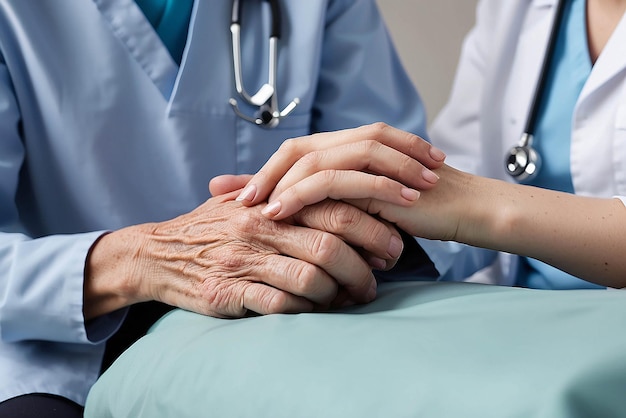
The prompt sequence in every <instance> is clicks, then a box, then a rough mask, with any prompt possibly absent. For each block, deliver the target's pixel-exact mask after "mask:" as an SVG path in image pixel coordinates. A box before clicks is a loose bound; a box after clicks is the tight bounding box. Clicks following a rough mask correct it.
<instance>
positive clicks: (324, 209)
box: [292, 200, 404, 269]
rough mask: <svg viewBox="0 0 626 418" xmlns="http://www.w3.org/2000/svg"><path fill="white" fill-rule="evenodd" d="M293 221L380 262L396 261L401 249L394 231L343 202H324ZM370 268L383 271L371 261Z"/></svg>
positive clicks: (302, 212) (385, 223) (390, 226)
mask: <svg viewBox="0 0 626 418" xmlns="http://www.w3.org/2000/svg"><path fill="white" fill-rule="evenodd" d="M292 219H293V221H294V222H296V223H297V224H299V225H304V226H307V227H309V228H314V229H318V230H322V231H327V232H329V233H331V234H333V235H337V236H339V237H341V238H342V239H343V240H345V241H346V242H347V243H349V244H350V245H351V246H353V247H357V248H363V249H364V250H365V251H367V252H368V253H370V254H372V256H373V257H376V258H379V259H381V260H397V259H398V258H399V257H400V255H401V254H402V251H403V249H404V243H403V242H402V238H401V236H400V234H399V233H398V231H397V230H396V229H395V227H393V226H392V225H390V224H389V223H387V222H386V221H382V220H380V219H377V218H374V217H373V216H371V215H369V214H367V213H366V212H364V211H363V210H360V209H358V208H356V207H354V206H352V205H350V204H347V203H344V202H338V201H332V200H326V201H324V202H321V203H318V204H316V205H313V206H307V207H305V208H304V209H303V210H301V211H300V212H298V213H296V214H295V215H294V216H293V218H292ZM393 263H395V261H393V262H392V264H393ZM370 265H371V266H372V267H374V268H376V269H380V268H382V263H378V264H376V265H373V264H371V260H370Z"/></svg>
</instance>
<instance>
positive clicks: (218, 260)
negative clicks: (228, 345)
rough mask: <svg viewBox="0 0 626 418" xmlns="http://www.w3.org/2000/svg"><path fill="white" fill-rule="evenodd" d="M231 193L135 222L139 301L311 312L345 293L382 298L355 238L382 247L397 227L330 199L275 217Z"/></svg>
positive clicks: (212, 310) (220, 312) (200, 308)
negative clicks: (174, 213)
mask: <svg viewBox="0 0 626 418" xmlns="http://www.w3.org/2000/svg"><path fill="white" fill-rule="evenodd" d="M234 196H235V195H234V194H232V193H231V194H227V195H223V196H218V197H215V198H211V199H209V200H208V201H207V202H205V203H204V204H203V205H201V206H200V207H198V208H197V209H195V210H194V211H192V212H190V213H188V214H184V215H182V216H179V217H177V218H175V219H172V220H169V221H165V222H160V223H152V224H144V225H138V226H135V227H131V228H133V229H135V232H139V233H140V234H141V236H142V238H141V242H142V244H141V246H140V250H139V251H138V252H137V254H136V260H135V263H134V264H135V272H136V274H133V275H132V277H133V279H132V280H133V283H131V284H129V287H130V288H132V289H137V291H136V299H141V300H159V301H162V302H165V303H168V304H170V305H174V306H178V307H181V308H184V309H188V310H191V311H195V312H198V313H202V314H206V315H211V316H217V317H241V316H243V315H245V314H246V312H247V311H248V310H251V311H254V312H257V313H260V314H270V313H279V312H302V311H311V310H314V309H316V308H324V307H328V306H329V305H330V304H331V303H333V301H337V298H338V295H339V298H340V299H344V301H345V300H350V301H353V302H356V303H362V302H368V301H370V300H372V299H373V298H374V297H375V292H376V291H375V289H376V282H375V279H374V277H373V274H372V272H371V267H370V266H369V265H368V264H367V262H366V261H365V260H364V259H363V257H361V256H360V255H359V253H358V252H357V251H356V250H355V249H353V247H352V245H356V246H364V245H365V246H370V248H366V249H367V250H372V251H377V250H379V249H377V248H375V247H371V245H374V246H376V245H377V244H376V243H375V242H377V241H378V240H377V239H375V238H376V237H378V238H380V237H383V242H388V239H389V238H390V237H391V235H393V234H397V232H396V231H395V230H394V229H393V228H391V227H389V226H387V225H386V224H383V223H381V222H380V221H378V220H376V219H374V218H372V217H370V216H369V215H367V214H365V213H364V212H362V211H360V210H358V209H356V208H355V207H353V206H351V205H348V204H346V203H342V202H336V201H330V200H328V201H324V202H321V203H319V204H317V205H314V206H310V207H307V208H306V209H305V210H303V211H301V212H299V213H298V214H296V215H294V216H292V217H290V218H288V219H286V220H284V221H280V222H276V221H271V220H268V219H267V218H265V217H264V216H262V215H261V210H262V208H263V206H264V205H263V204H262V205H257V206H252V207H245V206H242V205H241V204H240V203H239V202H235V201H233V200H232V199H233V198H234ZM314 228H317V229H314ZM324 231H328V232H324ZM338 235H340V236H342V238H343V239H342V238H339V236H338ZM385 238H386V239H387V241H384V239H385ZM351 244H352V245H351ZM340 289H342V291H341V292H340Z"/></svg>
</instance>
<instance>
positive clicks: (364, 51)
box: [312, 0, 426, 138]
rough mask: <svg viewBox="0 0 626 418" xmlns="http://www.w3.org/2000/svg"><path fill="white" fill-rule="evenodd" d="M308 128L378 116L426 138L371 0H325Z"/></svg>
mask: <svg viewBox="0 0 626 418" xmlns="http://www.w3.org/2000/svg"><path fill="white" fill-rule="evenodd" d="M320 67H321V68H320V74H319V81H318V87H317V91H316V96H315V102H314V105H313V121H312V129H313V131H317V132H319V131H330V130H337V129H344V128H350V127H356V126H359V125H364V124H369V123H373V122H378V121H382V122H385V123H388V124H390V125H393V126H395V127H398V128H400V129H404V130H406V131H409V132H413V133H415V134H417V135H420V136H422V137H424V138H426V115H425V110H424V106H423V104H422V101H421V99H420V97H419V95H418V93H417V90H416V89H415V87H414V85H413V84H412V82H411V80H410V79H409V77H408V75H407V73H406V71H405V70H404V67H403V66H402V63H401V61H400V59H399V56H398V54H397V52H396V50H395V47H394V46H393V43H392V41H391V38H390V36H389V33H388V31H387V28H386V26H385V23H384V22H383V20H382V17H381V15H380V13H379V10H378V7H377V5H376V2H375V1H374V0H334V1H331V2H329V6H328V10H327V14H326V24H325V29H324V38H323V40H322V56H321V66H320Z"/></svg>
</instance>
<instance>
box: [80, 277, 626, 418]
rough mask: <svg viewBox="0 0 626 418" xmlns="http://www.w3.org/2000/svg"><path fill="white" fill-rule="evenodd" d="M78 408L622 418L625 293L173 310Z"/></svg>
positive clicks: (442, 292) (92, 411)
mask: <svg viewBox="0 0 626 418" xmlns="http://www.w3.org/2000/svg"><path fill="white" fill-rule="evenodd" d="M85 416H86V417H88V418H89V417H94V418H95V417H98V418H105V417H115V418H126V417H128V418H131V417H132V418H139V417H149V418H160V417H163V418H165V417H168V418H172V417H176V418H183V417H194V418H196V417H272V418H280V417H289V418H294V417H342V418H350V417H355V418H356V417H359V418H363V417H436V418H446V417H455V418H458V417H464V418H471V417H477V418H478V417H479V418H487V417H498V418H501V417H524V418H529V417H545V418H559V417H567V418H577V417H594V418H598V417H619V416H626V292H622V291H607V290H568V291H549V290H529V289H520V288H507V287H499V286H488V285H480V284H469V283H423V282H421V283H420V282H413V283H389V284H384V285H381V287H380V288H379V296H378V298H377V300H375V301H374V302H372V303H371V304H368V305H363V306H358V307H352V308H348V309H344V310H341V311H338V312H332V313H316V314H300V315H270V316H261V317H253V318H245V319H237V320H226V319H216V318H210V317H204V316H201V315H197V314H193V313H190V312H185V311H182V310H176V311H173V312H172V313H170V314H168V315H167V316H166V317H164V318H163V319H162V320H161V321H159V322H158V323H157V324H156V325H155V326H154V327H153V329H152V330H151V332H150V333H149V334H148V335H147V336H145V337H144V338H142V339H141V340H139V341H138V342H137V343H136V344H134V345H133V346H132V347H131V348H130V349H129V350H128V351H127V352H125V353H124V354H123V355H122V356H121V357H120V358H119V359H118V360H117V361H116V362H115V363H114V365H113V366H112V367H111V368H110V369H109V370H108V371H107V372H106V373H105V374H104V375H103V376H102V377H101V378H100V380H99V381H98V382H97V383H96V385H95V386H94V387H93V389H92V390H91V392H90V394H89V397H88V399H87V405H86V413H85Z"/></svg>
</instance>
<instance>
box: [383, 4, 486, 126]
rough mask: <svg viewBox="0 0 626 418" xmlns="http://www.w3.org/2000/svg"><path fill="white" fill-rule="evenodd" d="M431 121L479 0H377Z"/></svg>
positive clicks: (442, 100)
mask: <svg viewBox="0 0 626 418" xmlns="http://www.w3.org/2000/svg"><path fill="white" fill-rule="evenodd" d="M377 3H378V5H379V7H380V9H381V12H382V14H383V17H384V18H385V21H386V22H387V25H388V26H389V30H390V32H391V36H392V38H393V40H394V42H395V44H396V47H397V49H398V52H399V53H400V57H401V58H402V62H403V63H404V66H405V67H406V69H407V71H408V72H409V75H410V76H411V79H412V80H413V82H414V83H415V85H416V86H417V88H418V90H419V92H420V94H421V95H422V99H423V100H424V102H425V104H426V110H427V112H428V120H429V121H432V120H433V118H434V117H435V116H436V114H437V112H438V111H439V110H440V109H441V107H442V106H443V105H444V104H445V102H446V100H447V98H448V94H449V93H450V87H451V83H452V79H453V77H454V70H455V68H456V64H457V62H458V58H459V53H460V51H461V44H462V42H463V38H464V36H465V35H466V34H467V32H468V31H469V30H470V29H471V27H472V26H473V24H474V20H475V9H476V3H477V0H377Z"/></svg>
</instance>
